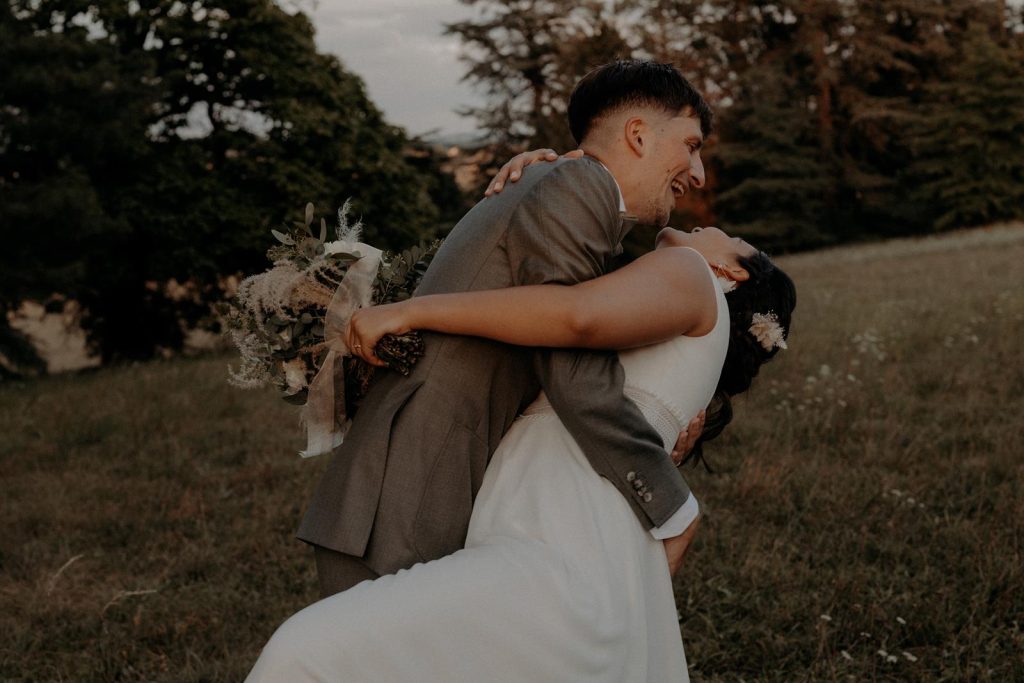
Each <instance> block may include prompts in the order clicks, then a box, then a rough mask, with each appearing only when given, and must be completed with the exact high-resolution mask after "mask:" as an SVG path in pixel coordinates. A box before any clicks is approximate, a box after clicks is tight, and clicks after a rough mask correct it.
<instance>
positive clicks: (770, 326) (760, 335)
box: [747, 311, 789, 351]
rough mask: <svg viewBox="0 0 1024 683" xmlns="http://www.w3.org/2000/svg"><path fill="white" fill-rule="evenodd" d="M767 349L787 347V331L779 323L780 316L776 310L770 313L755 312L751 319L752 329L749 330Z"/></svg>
mask: <svg viewBox="0 0 1024 683" xmlns="http://www.w3.org/2000/svg"><path fill="white" fill-rule="evenodd" d="M747 331H748V332H750V334H751V335H753V337H754V339H756V340H757V342H758V343H759V344H760V345H761V348H763V349H764V350H765V351H771V350H772V349H787V348H789V347H788V346H786V338H785V337H784V336H783V335H784V333H785V331H784V330H783V329H782V326H781V325H779V317H778V316H777V315H775V312H774V311H769V312H768V313H755V314H754V317H753V318H752V319H751V321H750V329H749V330H747Z"/></svg>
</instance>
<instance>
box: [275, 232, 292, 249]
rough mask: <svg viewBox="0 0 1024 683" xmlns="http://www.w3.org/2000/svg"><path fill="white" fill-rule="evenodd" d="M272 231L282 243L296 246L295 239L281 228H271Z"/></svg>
mask: <svg viewBox="0 0 1024 683" xmlns="http://www.w3.org/2000/svg"><path fill="white" fill-rule="evenodd" d="M270 232H271V233H273V235H274V237H276V238H277V241H278V242H280V243H281V244H285V245H287V246H289V247H290V246H294V244H295V240H293V239H292V238H291V237H289V236H288V235H286V234H284V233H283V232H281V231H280V230H274V229H271V230H270Z"/></svg>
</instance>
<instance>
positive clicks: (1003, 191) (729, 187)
mask: <svg viewBox="0 0 1024 683" xmlns="http://www.w3.org/2000/svg"><path fill="white" fill-rule="evenodd" d="M464 1H465V2H467V3H468V4H472V5H476V6H478V7H479V8H480V9H481V15H480V16H479V17H478V19H476V20H474V21H469V22H463V23H462V24H458V25H456V26H454V27H453V30H454V31H455V32H456V33H458V34H459V35H461V36H462V37H463V38H464V39H465V41H466V42H467V45H468V46H469V48H470V49H469V50H468V51H467V56H466V58H467V61H468V65H469V70H468V72H467V77H468V78H470V80H473V81H476V82H479V83H483V84H484V85H485V86H486V88H487V89H488V92H489V94H490V95H491V96H492V98H493V99H492V101H491V102H490V103H489V105H488V106H487V107H486V108H485V109H484V110H482V111H477V112H476V113H477V115H478V117H479V119H480V121H481V124H482V125H484V126H485V127H487V128H489V129H491V130H492V131H493V132H494V133H497V132H498V131H499V130H514V131H522V134H520V135H518V137H515V141H516V142H519V143H524V144H527V145H529V146H555V147H556V148H559V149H564V148H566V147H568V146H570V143H568V142H567V141H566V140H565V138H564V136H561V133H560V132H559V131H558V130H557V127H556V126H555V125H554V123H552V122H550V120H549V119H547V118H545V117H546V116H547V117H550V116H552V115H555V116H556V118H557V116H560V113H561V112H564V110H565V106H566V100H567V98H568V95H569V93H570V92H571V83H572V82H574V81H575V80H576V79H578V78H579V77H580V76H582V75H583V73H585V72H586V71H587V70H588V69H589V68H591V67H593V66H596V65H598V64H600V63H603V62H607V61H609V60H611V59H613V58H615V57H623V56H625V57H641V58H653V59H657V60H660V61H670V62H672V63H674V64H676V65H677V66H678V67H679V68H680V69H681V70H682V71H683V73H684V74H685V75H686V76H687V77H688V78H689V79H690V80H691V81H692V82H694V83H695V84H696V85H697V86H698V87H700V88H701V89H702V91H703V92H704V93H705V95H706V96H707V97H708V98H709V100H711V102H712V103H713V105H714V107H715V109H716V115H717V119H718V122H719V134H718V140H717V143H718V144H717V145H716V144H712V145H710V146H709V156H710V157H711V158H710V159H708V160H706V167H707V169H708V172H709V180H710V181H711V182H710V184H709V186H710V187H711V188H712V189H711V192H712V199H713V202H712V207H713V214H714V217H715V219H716V220H719V221H721V222H722V225H723V226H724V227H726V228H732V229H734V230H737V231H738V232H739V233H740V234H743V235H746V236H749V237H750V238H751V239H754V240H757V241H758V242H759V243H760V244H762V245H765V246H773V247H775V248H776V249H781V250H785V249H798V248H807V247H812V246H816V245H822V244H829V243H835V242H843V241H849V240H856V239H861V238H864V237H868V236H885V235H893V234H908V233H914V232H921V231H930V230H932V229H934V228H940V229H941V228H947V227H956V226H966V225H973V224H977V223H979V222H985V221H991V220H996V219H1001V218H1011V217H1014V216H1020V215H1021V213H1022V211H1024V209H1021V208H1020V207H1022V206H1024V203H1022V202H1020V201H1019V197H1020V194H1019V191H1018V189H1019V188H1020V186H1021V184H1020V182H1019V180H1018V178H1019V176H1018V175H1016V174H1017V173H1019V171H1018V170H1017V168H1018V167H1017V166H1016V165H1015V162H1013V161H1010V159H1020V158H1021V155H1020V154H1019V151H1018V150H1019V141H1020V133H1019V131H1020V121H1021V116H1022V115H1024V109H1022V108H1021V106H1020V104H1019V97H1020V93H1021V92H1022V91H1021V89H1020V87H1019V83H1020V77H1019V75H1018V71H1016V70H1015V68H1014V67H1015V65H1017V66H1018V67H1019V65H1020V63H1021V61H1022V59H1021V55H1022V42H1024V39H1022V36H1024V27H1022V25H1021V9H1020V8H1019V7H1017V8H1012V7H1010V6H1009V5H1008V4H1007V3H1005V2H1002V1H1000V0H944V1H943V2H921V0H891V1H886V2H882V0H869V1H867V2H855V1H854V0H773V2H763V1H761V0H757V1H754V2H751V1H750V0H619V1H617V2H598V3H591V4H588V5H587V6H586V7H587V9H586V10H584V11H579V12H577V13H575V14H573V13H572V8H571V6H570V5H572V3H560V2H555V1H554V0H549V1H547V2H540V1H534V2H528V1H526V0H523V1H522V2H514V3H499V2H495V1H493V0H464ZM560 17H564V18H565V19H564V20H561V21H559V20H557V18H560ZM972 26H973V27H974V28H970V27H972ZM509 27H512V28H509ZM605 27H613V28H614V31H615V40H614V41H613V42H608V41H605V42H604V43H602V42H601V41H599V40H597V39H595V36H598V35H603V30H604V28H605ZM602 45H613V48H612V49H602V48H601V46H602ZM579 54H586V55H587V56H588V58H589V59H584V60H579V59H574V56H575V55H579ZM961 63H962V64H961ZM526 67H529V68H530V69H533V70H539V71H540V73H542V74H543V76H544V77H543V79H540V80H539V81H538V80H536V79H534V80H530V78H527V77H526V76H525V75H523V76H522V77H520V76H518V75H517V74H526V73H527V69H526ZM1014 79H1016V84H1017V86H1016V87H1014V85H1013V84H1014V82H1015V81H1014ZM510 84H518V85H516V86H514V87H513V86H512V85H510ZM538 84H539V85H538ZM552 84H558V85H557V87H555V86H553V85H552ZM530 94H534V95H536V97H534V98H531V97H530V96H529V95H530ZM982 118H984V119H985V120H984V121H983V120H981V119H982ZM553 131H554V132H553ZM955 131H958V132H955ZM1000 138H1002V140H1003V149H1004V150H1005V151H1006V153H1005V154H998V153H996V150H995V149H994V144H995V141H996V140H998V139H1000ZM714 142H715V141H712V143H714ZM716 150H717V151H716ZM957 150H959V154H960V155H961V158H959V159H957V158H954V156H955V155H956V154H957V153H958V152H957ZM962 155H967V156H966V159H969V161H968V162H967V163H963V160H964V159H965V158H964V157H963V156H962ZM708 162H710V163H708ZM968 169H969V170H968ZM975 170H980V171H981V174H982V175H983V176H984V178H983V179H982V178H975V179H973V180H971V182H966V179H965V178H964V175H965V174H967V173H971V172H973V171H975ZM679 218H681V217H677V219H679ZM687 218H689V217H688V216H687Z"/></svg>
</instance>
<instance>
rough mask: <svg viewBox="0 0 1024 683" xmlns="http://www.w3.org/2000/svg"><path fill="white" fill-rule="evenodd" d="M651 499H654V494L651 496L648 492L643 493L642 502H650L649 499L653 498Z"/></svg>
mask: <svg viewBox="0 0 1024 683" xmlns="http://www.w3.org/2000/svg"><path fill="white" fill-rule="evenodd" d="M653 499H654V496H652V495H651V494H649V493H645V494H644V502H645V503H650V502H651V500H653Z"/></svg>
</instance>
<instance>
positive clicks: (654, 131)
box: [638, 111, 704, 226]
mask: <svg viewBox="0 0 1024 683" xmlns="http://www.w3.org/2000/svg"><path fill="white" fill-rule="evenodd" d="M688 114H689V111H684V112H683V113H682V114H680V115H678V116H670V115H667V114H666V115H664V116H662V117H659V118H655V119H654V120H653V121H652V122H651V126H650V133H649V134H648V137H649V138H650V139H649V140H647V141H645V143H650V144H649V146H648V145H647V144H645V147H647V153H646V154H645V155H644V156H643V158H642V159H640V163H641V175H642V177H643V179H644V200H643V202H642V205H641V206H640V207H638V208H639V211H638V214H639V215H638V218H640V219H641V220H642V221H644V222H648V223H652V224H654V225H660V226H664V225H668V219H669V214H671V213H672V210H673V209H674V208H677V207H679V206H681V203H682V200H683V197H685V196H686V193H687V192H689V191H690V189H691V188H693V187H703V185H704V163H703V162H702V161H701V158H700V150H701V147H702V146H703V145H704V135H703V133H701V130H700V120H699V119H697V118H694V117H691V116H689V115H688Z"/></svg>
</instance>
